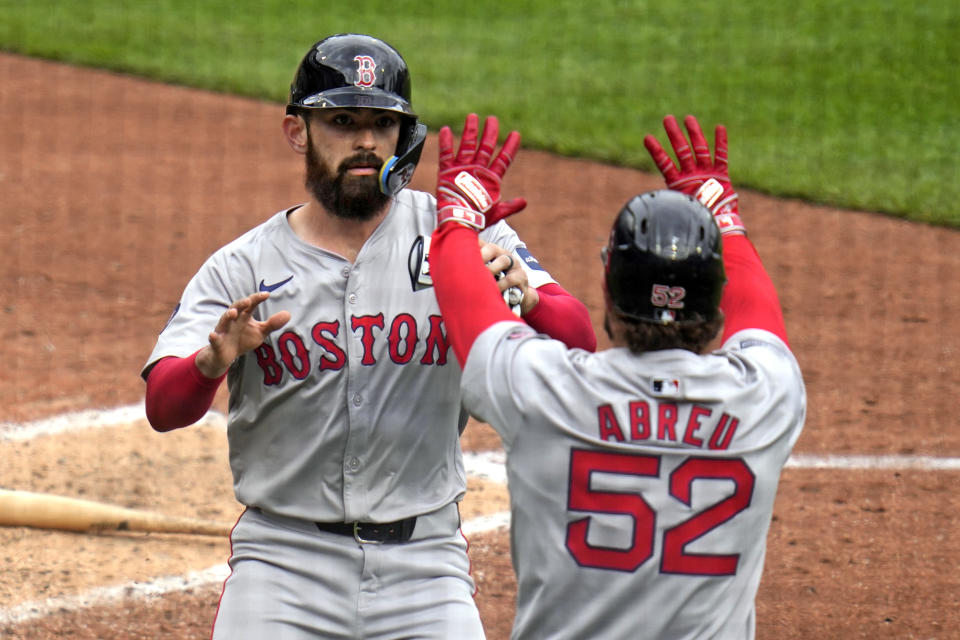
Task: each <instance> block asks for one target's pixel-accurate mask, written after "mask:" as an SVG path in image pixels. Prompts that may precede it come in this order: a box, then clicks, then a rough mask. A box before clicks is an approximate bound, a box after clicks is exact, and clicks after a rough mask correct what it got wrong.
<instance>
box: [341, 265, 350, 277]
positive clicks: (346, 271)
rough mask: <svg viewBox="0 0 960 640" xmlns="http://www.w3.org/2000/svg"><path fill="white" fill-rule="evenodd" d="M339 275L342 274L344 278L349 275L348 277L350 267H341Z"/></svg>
mask: <svg viewBox="0 0 960 640" xmlns="http://www.w3.org/2000/svg"><path fill="white" fill-rule="evenodd" d="M340 275H342V276H343V277H344V278H349V277H350V267H344V268H343V269H341V270H340Z"/></svg>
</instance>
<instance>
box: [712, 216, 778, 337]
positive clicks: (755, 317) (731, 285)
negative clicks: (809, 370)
mask: <svg viewBox="0 0 960 640" xmlns="http://www.w3.org/2000/svg"><path fill="white" fill-rule="evenodd" d="M723 267H724V269H725V270H726V272H727V286H726V287H724V289H723V296H722V297H721V298H720V309H721V310H722V311H723V313H724V315H725V316H726V319H725V322H724V327H723V340H724V342H726V340H727V338H729V337H730V336H732V335H733V334H735V333H736V332H737V331H742V330H744V329H765V330H767V331H769V332H770V333H773V334H775V335H776V336H778V337H779V338H780V339H781V340H783V341H784V342H787V329H786V326H785V325H784V322H783V311H782V310H781V309H780V301H779V300H778V298H777V291H776V289H775V288H774V286H773V281H771V280H770V276H769V275H768V274H767V271H766V269H764V268H763V263H762V262H761V261H760V256H759V255H757V250H756V248H755V247H754V246H753V243H752V242H750V240H749V239H748V238H747V236H744V235H733V234H728V235H726V236H724V237H723ZM787 344H788V345H789V343H787Z"/></svg>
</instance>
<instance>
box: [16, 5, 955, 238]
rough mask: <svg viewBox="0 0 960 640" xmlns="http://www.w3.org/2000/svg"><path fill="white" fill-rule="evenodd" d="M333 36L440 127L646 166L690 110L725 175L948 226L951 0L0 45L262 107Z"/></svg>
mask: <svg viewBox="0 0 960 640" xmlns="http://www.w3.org/2000/svg"><path fill="white" fill-rule="evenodd" d="M341 31H359V32H365V33H370V34H372V35H376V36H378V37H381V38H383V39H385V40H387V41H389V42H391V43H392V44H394V45H395V46H396V47H397V48H398V49H399V50H400V51H401V52H402V53H403V55H404V57H405V58H406V59H407V62H408V63H409V65H410V68H411V73H412V75H413V82H414V105H415V107H416V108H417V110H418V111H419V112H420V113H421V115H422V118H423V120H424V121H425V122H426V123H427V124H428V125H429V126H430V127H431V128H432V129H434V130H435V129H436V128H438V127H439V126H440V125H442V124H451V125H453V126H454V127H457V126H458V125H459V124H460V123H461V122H462V119H463V116H464V114H465V113H467V112H468V111H475V112H477V113H480V114H481V115H483V114H487V113H494V114H496V115H498V116H499V117H500V118H501V120H502V122H503V124H504V126H506V127H510V128H517V129H519V130H520V131H521V132H522V133H523V136H524V145H525V146H526V147H536V148H541V149H546V150H550V151H554V152H557V153H560V154H565V155H573V156H581V157H587V158H594V159H597V160H600V161H604V162H610V163H615V164H620V165H628V166H634V167H638V168H641V169H645V170H653V165H652V163H651V162H650V160H649V158H648V156H647V153H646V151H645V150H644V148H643V144H642V140H643V136H644V135H645V134H647V133H654V134H656V135H657V136H658V137H659V138H660V139H661V141H663V142H665V136H664V135H663V131H662V126H661V120H662V117H663V115H664V114H666V113H674V114H676V115H677V116H678V117H682V116H683V115H685V114H687V113H693V114H695V115H696V116H697V117H698V119H699V120H700V122H701V124H702V125H703V126H704V127H705V129H706V130H707V132H708V137H710V138H711V139H712V130H713V124H715V123H717V122H721V123H723V124H725V125H726V126H727V128H728V130H729V133H730V138H731V150H730V153H731V169H732V170H731V173H732V176H733V179H734V183H735V184H737V185H740V186H743V187H746V188H753V189H758V190H761V191H764V192H767V193H770V194H775V195H783V196H790V197H797V198H802V199H806V200H810V201H813V202H822V203H828V204H832V205H836V206H841V207H848V208H856V209H864V210H870V211H879V212H886V213H890V214H895V215H901V216H905V217H908V218H911V219H915V220H921V221H926V222H932V223H937V224H944V225H950V226H960V180H958V179H957V175H958V173H960V171H958V164H960V163H958V161H957V154H956V151H955V150H956V149H958V148H960V109H958V108H957V106H956V101H957V99H958V96H960V74H958V73H957V67H958V63H960V37H958V34H960V3H957V2H956V0H927V1H925V0H918V1H917V2H913V3H905V2H896V1H895V0H861V1H859V2H847V1H845V0H831V1H827V0H809V1H806V0H799V1H798V0H742V1H740V2H716V1H715V0H687V1H686V2H683V3H666V2H657V1H653V0H649V1H642V2H641V1H640V0H598V1H594V2H589V3H586V2H582V0H515V1H511V0H499V1H487V2H483V1H480V0H477V1H475V2H472V3H461V2H440V1H438V0H433V1H430V0H419V1H417V0H391V1H390V2H381V1H366V2H363V1H358V2H352V3H351V2H341V3H333V2H315V1H314V2H310V1H303V2H298V3H289V2H280V1H278V0H260V1H256V2H253V1H244V0H233V1H231V2H227V1H225V0H212V1H208V2H203V1H200V0H191V1H187V0H158V1H155V2H150V1H147V0H136V1H134V0H127V1H123V0H87V1H84V0H77V1H76V2H68V1H67V0H60V1H54V0H30V2H23V1H22V0H17V1H16V2H14V1H12V0H0V49H3V50H6V51H12V52H18V53H23V54H26V55H31V56H40V57H46V58H53V59H58V60H63V61H67V62H71V63H76V64H84V65H92V66H97V67H104V68H108V69H114V70H119V71H124V72H130V73H136V74H141V75H145V76H150V77H153V78H156V79H159V80H163V81H167V82H174V83H179V84H184V85H190V86H197V87H204V88H209V89H213V90H216V91H222V92H230V93H238V94H242V95H247V96H252V97H257V98H263V99H267V100H274V101H282V100H284V98H285V95H286V90H287V87H288V85H289V82H290V78H291V77H292V74H293V70H294V68H295V67H296V64H297V62H298V61H299V59H300V57H301V56H302V55H303V53H304V52H305V51H306V49H307V48H308V47H309V46H310V45H311V44H312V43H313V42H314V41H315V40H317V39H319V38H320V37H322V36H324V35H326V34H329V33H336V32H341ZM52 90H55V88H52ZM584 188H585V189H588V188H590V185H584Z"/></svg>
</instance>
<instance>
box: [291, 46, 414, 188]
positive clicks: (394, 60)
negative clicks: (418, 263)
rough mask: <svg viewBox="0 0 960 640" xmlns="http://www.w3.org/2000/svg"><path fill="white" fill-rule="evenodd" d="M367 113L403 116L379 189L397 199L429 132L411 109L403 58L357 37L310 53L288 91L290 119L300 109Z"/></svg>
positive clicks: (382, 171) (384, 47)
mask: <svg viewBox="0 0 960 640" xmlns="http://www.w3.org/2000/svg"><path fill="white" fill-rule="evenodd" d="M357 107H365V108H371V109H385V110H387V111H394V112H396V113H398V114H399V115H400V118H401V121H402V125H401V127H400V137H399V139H398V140H397V149H396V151H395V152H394V156H393V157H392V158H390V159H389V160H388V161H387V162H386V163H385V164H384V167H383V169H382V170H381V173H380V188H381V190H383V191H384V192H385V193H390V194H393V193H396V192H397V191H399V190H400V189H401V188H403V187H404V186H405V185H406V184H407V183H408V182H409V181H410V179H411V178H412V177H413V170H414V168H415V167H416V164H417V162H418V161H419V160H420V152H421V150H422V149H423V143H424V140H425V139H426V135H427V128H426V126H425V125H422V124H418V123H417V114H416V113H414V111H413V108H412V107H411V106H410V73H409V71H408V70H407V63H406V62H405V61H404V59H403V57H402V56H401V55H400V53H399V52H398V51H397V50H396V49H394V48H393V47H391V46H390V45H389V44H387V43H386V42H384V41H382V40H378V39H377V38H374V37H372V36H366V35H362V34H358V33H341V34H337V35H333V36H329V37H327V38H324V39H323V40H321V41H319V42H317V43H316V44H314V45H313V47H311V48H310V50H309V51H308V52H307V54H306V55H305V56H304V57H303V60H301V62H300V66H299V67H297V72H296V74H295V75H294V77H293V83H292V84H291V85H290V96H289V99H288V100H287V113H296V111H297V110H298V109H337V108H357Z"/></svg>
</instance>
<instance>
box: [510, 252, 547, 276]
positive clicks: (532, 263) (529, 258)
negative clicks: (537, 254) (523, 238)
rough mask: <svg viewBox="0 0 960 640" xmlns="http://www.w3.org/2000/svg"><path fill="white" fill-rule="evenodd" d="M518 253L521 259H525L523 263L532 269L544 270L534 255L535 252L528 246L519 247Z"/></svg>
mask: <svg viewBox="0 0 960 640" xmlns="http://www.w3.org/2000/svg"><path fill="white" fill-rule="evenodd" d="M516 252H517V255H518V256H520V259H521V260H523V264H524V265H526V266H527V267H528V268H530V269H534V270H536V271H543V270H544V269H543V267H541V266H540V263H539V262H537V259H536V258H534V257H533V254H532V253H530V251H529V250H528V249H527V248H526V247H517V249H516Z"/></svg>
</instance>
